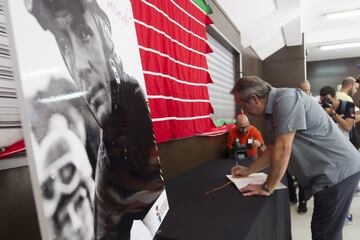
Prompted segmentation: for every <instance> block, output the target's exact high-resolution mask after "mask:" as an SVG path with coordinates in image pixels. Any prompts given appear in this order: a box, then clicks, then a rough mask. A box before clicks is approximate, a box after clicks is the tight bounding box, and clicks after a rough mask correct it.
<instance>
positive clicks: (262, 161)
mask: <svg viewBox="0 0 360 240" xmlns="http://www.w3.org/2000/svg"><path fill="white" fill-rule="evenodd" d="M270 159H271V150H270V148H269V147H267V148H266V149H265V151H264V152H262V153H261V154H260V155H259V156H258V157H257V158H256V160H255V161H254V162H253V163H252V164H251V165H250V166H249V167H244V166H241V165H236V166H234V167H233V168H232V169H231V174H232V176H233V177H244V176H248V175H250V174H251V173H255V172H258V171H261V170H263V169H264V168H266V167H267V166H269V164H270Z"/></svg>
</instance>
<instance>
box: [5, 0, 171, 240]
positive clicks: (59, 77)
mask: <svg viewBox="0 0 360 240" xmlns="http://www.w3.org/2000/svg"><path fill="white" fill-rule="evenodd" d="M8 9H9V11H10V17H11V27H12V32H13V39H14V45H15V48H16V56H17V67H18V76H19V79H17V80H18V81H19V84H18V86H20V89H19V90H20V91H22V94H20V95H22V96H23V98H24V99H23V103H25V113H23V120H24V122H23V124H27V125H28V128H25V129H29V132H27V133H25V135H26V140H27V143H26V144H27V147H28V148H31V150H32V151H30V152H32V153H33V156H29V157H30V165H31V166H30V168H31V170H32V177H33V178H35V181H33V182H36V184H35V185H34V188H38V191H35V194H37V193H40V194H37V196H36V200H37V201H38V202H39V203H40V204H37V206H39V205H40V206H41V207H40V209H38V213H39V217H40V218H44V219H42V220H41V219H40V224H41V225H42V226H41V227H42V228H45V229H46V230H45V231H42V233H43V234H45V236H43V237H45V238H46V239H48V238H49V239H50V238H51V239H53V238H54V239H130V230H131V228H132V225H133V222H134V220H139V219H143V218H144V217H145V215H146V213H147V212H148V210H149V209H150V208H151V206H152V204H153V203H154V201H155V200H156V199H157V198H158V197H159V195H160V194H161V193H162V192H163V190H164V183H163V179H162V177H161V171H160V163H159V157H158V150H157V147H156V144H155V140H154V134H153V129H152V123H151V119H150V115H149V110H148V104H147V100H146V92H145V85H144V79H143V75H142V70H141V62H140V56H139V51H138V47H137V40H136V34H135V29H134V23H133V18H132V10H131V4H130V2H129V1H110V0H98V1H95V0H24V1H8ZM39 195H40V196H39ZM166 206H167V204H166ZM162 217H163V216H162Z"/></svg>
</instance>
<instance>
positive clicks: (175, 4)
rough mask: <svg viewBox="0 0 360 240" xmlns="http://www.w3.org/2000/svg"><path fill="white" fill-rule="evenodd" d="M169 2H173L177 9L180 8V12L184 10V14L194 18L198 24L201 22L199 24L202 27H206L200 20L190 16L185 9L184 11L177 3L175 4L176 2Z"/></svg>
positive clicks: (172, 0)
mask: <svg viewBox="0 0 360 240" xmlns="http://www.w3.org/2000/svg"><path fill="white" fill-rule="evenodd" d="M170 2H172V4H174V5H175V6H176V7H177V8H178V9H180V10H181V11H182V12H184V13H185V14H186V15H188V17H190V18H192V19H194V20H195V21H196V22H198V23H199V24H201V26H203V27H204V28H205V27H206V26H205V24H203V23H202V22H200V21H199V20H198V19H197V18H195V17H194V16H192V15H191V14H189V13H188V12H187V11H185V10H184V9H183V8H182V7H180V6H179V5H177V3H176V2H174V0H170Z"/></svg>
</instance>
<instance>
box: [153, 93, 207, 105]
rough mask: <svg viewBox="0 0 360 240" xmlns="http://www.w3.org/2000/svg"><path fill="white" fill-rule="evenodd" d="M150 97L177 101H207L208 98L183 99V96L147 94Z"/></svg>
mask: <svg viewBox="0 0 360 240" xmlns="http://www.w3.org/2000/svg"><path fill="white" fill-rule="evenodd" d="M147 97H148V98H150V99H166V100H174V101H179V102H206V103H209V102H210V100H205V99H184V98H175V97H170V96H163V95H147Z"/></svg>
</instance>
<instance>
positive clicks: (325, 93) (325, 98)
mask: <svg viewBox="0 0 360 240" xmlns="http://www.w3.org/2000/svg"><path fill="white" fill-rule="evenodd" d="M320 101H321V104H322V107H323V108H324V110H325V111H326V112H327V113H328V114H329V116H330V117H331V118H332V119H333V120H334V121H335V122H336V123H337V124H338V125H339V127H340V129H341V130H342V131H343V133H344V134H345V136H346V137H347V138H349V132H350V131H351V129H352V127H353V125H354V121H355V106H354V104H353V103H352V102H348V101H344V100H339V99H338V98H337V97H336V94H335V89H334V88H332V87H330V86H325V87H322V88H321V89H320Z"/></svg>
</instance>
